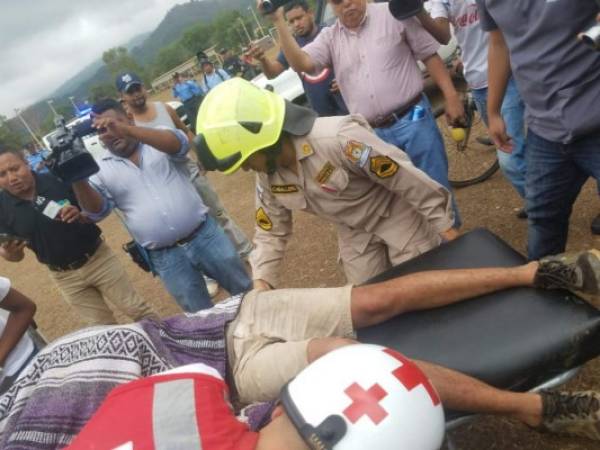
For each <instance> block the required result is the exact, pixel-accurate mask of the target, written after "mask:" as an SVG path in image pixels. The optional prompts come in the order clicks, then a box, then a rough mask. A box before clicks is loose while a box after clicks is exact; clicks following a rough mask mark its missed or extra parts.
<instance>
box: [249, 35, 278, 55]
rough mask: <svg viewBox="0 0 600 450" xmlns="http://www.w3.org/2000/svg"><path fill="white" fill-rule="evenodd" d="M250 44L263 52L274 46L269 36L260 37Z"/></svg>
mask: <svg viewBox="0 0 600 450" xmlns="http://www.w3.org/2000/svg"><path fill="white" fill-rule="evenodd" d="M252 46H254V47H258V48H260V49H261V50H262V51H263V52H266V51H267V50H269V49H271V48H273V47H275V41H273V38H272V37H271V36H265V37H262V38H260V39H258V40H256V41H254V42H253V43H252Z"/></svg>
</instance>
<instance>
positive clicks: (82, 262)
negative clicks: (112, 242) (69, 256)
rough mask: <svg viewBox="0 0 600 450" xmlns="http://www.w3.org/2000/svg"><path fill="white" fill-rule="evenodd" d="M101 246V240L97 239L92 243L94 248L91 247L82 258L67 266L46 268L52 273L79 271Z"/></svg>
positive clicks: (49, 265)
mask: <svg viewBox="0 0 600 450" xmlns="http://www.w3.org/2000/svg"><path fill="white" fill-rule="evenodd" d="M101 244H102V238H101V237H99V238H98V240H97V241H96V242H95V243H94V246H93V247H92V249H91V250H90V251H89V252H88V253H86V254H85V255H83V257H81V258H79V259H77V260H75V261H73V262H71V263H69V264H65V265H64V266H54V265H52V264H48V268H49V269H50V270H52V271H53V272H69V271H70V270H77V269H80V268H82V267H83V266H85V264H86V263H87V262H88V261H89V260H90V259H92V256H94V255H95V254H96V251H98V248H100V245H101Z"/></svg>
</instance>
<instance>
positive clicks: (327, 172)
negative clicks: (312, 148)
mask: <svg viewBox="0 0 600 450" xmlns="http://www.w3.org/2000/svg"><path fill="white" fill-rule="evenodd" d="M334 170H335V167H334V165H333V164H331V163H330V162H329V161H327V162H326V163H325V165H324V166H323V167H321V170H319V173H318V174H317V176H316V177H315V180H317V182H318V183H319V184H323V183H325V182H326V181H327V180H329V177H330V176H331V174H332V173H333V171H334Z"/></svg>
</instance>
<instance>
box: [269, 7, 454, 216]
mask: <svg viewBox="0 0 600 450" xmlns="http://www.w3.org/2000/svg"><path fill="white" fill-rule="evenodd" d="M328 1H329V4H330V5H331V7H332V8H333V11H334V13H335V14H336V16H337V18H338V20H337V21H336V22H335V24H334V25H333V26H331V27H328V28H324V29H323V31H322V32H321V34H319V36H317V38H315V40H314V41H313V42H312V43H310V44H308V45H306V46H304V47H302V48H300V47H299V46H298V44H297V43H296V41H295V40H294V38H293V36H292V34H291V32H290V31H289V29H288V28H287V26H286V24H285V20H284V18H283V14H282V11H281V9H280V10H278V11H276V12H275V13H273V14H271V15H270V16H269V17H270V18H271V20H272V22H273V24H274V25H275V27H276V28H277V30H278V32H279V36H280V44H281V48H282V50H283V53H284V54H285V57H286V58H287V60H288V62H289V63H290V65H291V66H292V67H293V68H294V70H296V71H297V72H307V73H313V72H315V71H318V70H321V69H322V68H323V67H327V66H328V67H332V68H333V70H334V71H335V73H336V79H337V83H338V86H339V88H340V91H341V93H342V96H343V97H344V100H345V102H346V104H347V105H348V109H349V110H350V112H351V113H353V114H362V115H363V116H364V117H365V118H366V119H367V120H368V121H369V123H370V124H371V126H372V127H373V128H374V129H375V132H376V133H377V135H378V136H379V137H380V138H382V139H383V140H385V141H387V142H389V143H390V144H393V145H396V146H397V147H400V148H402V149H403V150H405V151H406V152H407V153H408V155H409V156H410V158H411V160H412V161H413V163H414V164H415V165H416V166H417V167H418V168H420V169H421V170H423V171H424V172H426V173H427V174H428V175H429V176H430V177H431V178H433V179H434V180H436V181H437V182H438V183H440V184H442V185H443V186H445V187H446V188H447V189H450V184H449V182H448V161H447V159H446V153H445V150H444V143H443V140H442V137H441V134H440V132H439V130H438V128H437V125H436V123H435V118H434V117H433V114H432V112H431V107H430V105H429V102H428V100H427V98H426V97H425V96H424V95H423V76H422V74H421V71H420V69H419V66H418V64H417V60H421V61H422V62H423V64H425V67H426V68H427V70H428V72H429V74H430V75H431V77H432V78H433V80H434V81H435V82H436V83H437V85H438V86H439V88H440V89H441V91H442V93H443V94H444V98H445V100H446V116H447V119H448V121H449V123H458V122H460V120H461V118H462V117H463V116H464V110H463V107H462V102H461V100H460V98H459V96H458V93H457V92H456V90H455V89H454V86H453V84H452V81H451V79H450V75H449V74H448V72H447V70H446V68H445V66H444V63H443V61H442V59H441V58H440V57H439V56H438V54H437V50H438V48H439V44H438V43H437V42H436V41H435V39H434V38H433V37H432V36H431V35H430V34H429V33H428V32H427V31H425V29H423V27H422V26H421V24H420V23H419V21H418V20H417V19H415V18H411V19H407V20H402V21H398V20H396V19H394V17H393V16H392V15H391V14H390V12H389V10H388V6H387V3H367V0H328ZM457 222H458V220H457Z"/></svg>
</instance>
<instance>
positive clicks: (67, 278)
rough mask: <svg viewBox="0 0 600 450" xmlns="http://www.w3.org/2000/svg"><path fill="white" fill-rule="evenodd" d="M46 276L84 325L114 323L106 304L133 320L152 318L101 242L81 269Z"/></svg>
mask: <svg viewBox="0 0 600 450" xmlns="http://www.w3.org/2000/svg"><path fill="white" fill-rule="evenodd" d="M50 276H51V277H52V279H53V280H54V282H55V283H56V285H57V286H58V288H59V289H60V291H61V293H62V295H63V297H64V299H65V300H66V302H67V303H69V304H70V305H71V306H72V307H73V308H75V310H76V311H77V313H78V314H79V315H80V316H81V318H82V319H83V320H84V321H85V322H86V323H87V324H88V325H108V324H114V323H116V320H115V316H114V315H113V312H112V311H111V309H110V308H109V307H108V304H107V302H108V303H110V304H111V305H112V306H114V307H115V308H117V309H119V310H121V311H122V312H123V313H125V314H126V315H127V316H129V317H130V318H131V319H133V320H134V321H138V320H140V319H143V318H144V317H147V316H152V315H156V313H155V312H154V311H153V310H152V308H150V306H149V305H148V304H147V303H146V302H145V301H144V300H142V298H141V297H140V296H139V295H138V293H137V292H136V291H135V290H134V288H133V285H132V284H131V281H130V280H129V278H128V277H127V274H126V273H125V268H124V267H123V266H122V265H121V263H120V262H119V259H118V258H117V256H116V255H115V254H114V253H113V251H112V250H111V249H110V247H109V246H108V245H106V243H104V242H103V243H102V244H101V245H100V247H98V250H96V253H94V256H92V258H91V259H90V260H89V261H88V262H87V263H86V264H85V265H84V266H83V267H81V268H79V269H77V270H69V271H67V272H55V271H50Z"/></svg>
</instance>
